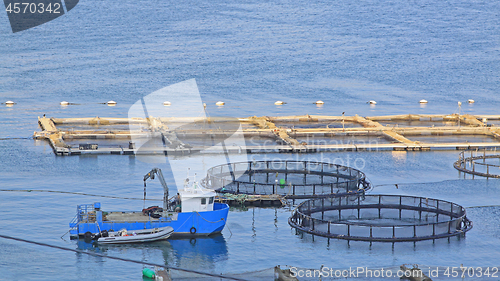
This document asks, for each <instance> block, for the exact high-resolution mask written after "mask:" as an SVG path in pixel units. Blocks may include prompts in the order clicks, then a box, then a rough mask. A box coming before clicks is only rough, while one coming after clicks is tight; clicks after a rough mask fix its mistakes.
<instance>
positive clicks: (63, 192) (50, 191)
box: [0, 189, 162, 201]
mask: <svg viewBox="0 0 500 281" xmlns="http://www.w3.org/2000/svg"><path fill="white" fill-rule="evenodd" d="M0 191H6V192H48V193H62V194H74V195H83V196H93V197H103V198H113V199H127V200H144V198H134V197H120V196H111V195H96V194H89V193H83V192H71V191H61V190H46V189H0ZM146 200H147V201H162V199H146Z"/></svg>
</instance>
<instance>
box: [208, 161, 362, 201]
mask: <svg viewBox="0 0 500 281" xmlns="http://www.w3.org/2000/svg"><path fill="white" fill-rule="evenodd" d="M235 175H238V177H237V178H236V176H235ZM204 184H205V185H206V186H208V187H210V188H212V189H214V190H216V191H217V192H220V193H232V194H248V195H272V194H277V195H280V196H283V197H284V198H286V199H305V198H316V197H328V196H339V195H341V194H359V193H364V192H365V191H366V190H368V189H370V184H369V183H368V182H367V181H366V177H365V174H364V173H363V172H361V171H359V170H357V169H353V168H350V167H346V166H341V165H337V164H332V163H324V162H313V161H285V160H283V161H275V160H274V161H253V162H237V163H228V164H224V165H219V166H215V167H212V168H210V169H209V170H208V172H207V177H206V178H205V179H204Z"/></svg>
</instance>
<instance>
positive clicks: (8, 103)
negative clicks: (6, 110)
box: [5, 100, 16, 106]
mask: <svg viewBox="0 0 500 281" xmlns="http://www.w3.org/2000/svg"><path fill="white" fill-rule="evenodd" d="M14 104H16V103H15V102H13V101H11V100H8V101H6V102H5V105H10V106H12V105H14Z"/></svg>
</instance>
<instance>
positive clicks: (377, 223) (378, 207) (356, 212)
mask: <svg viewBox="0 0 500 281" xmlns="http://www.w3.org/2000/svg"><path fill="white" fill-rule="evenodd" d="M288 223H289V224H290V226H292V227H294V228H296V229H298V230H301V231H304V232H307V233H310V234H313V235H317V236H323V237H327V238H336V239H345V240H353V241H370V242H411V241H421V240H430V239H438V238H446V237H452V236H458V235H462V234H464V233H465V232H467V231H469V230H470V229H472V222H471V221H470V220H468V219H467V217H466V212H465V209H464V208H463V207H462V206H459V205H457V204H454V203H452V202H448V201H443V200H437V199H430V198H423V197H414V196H400V195H345V196H339V197H330V198H316V199H311V200H307V201H304V202H303V203H301V204H299V206H298V207H297V208H296V209H295V210H294V211H293V213H292V216H291V217H290V218H289V220H288Z"/></svg>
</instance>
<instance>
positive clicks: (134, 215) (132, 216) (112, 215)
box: [103, 212, 178, 222]
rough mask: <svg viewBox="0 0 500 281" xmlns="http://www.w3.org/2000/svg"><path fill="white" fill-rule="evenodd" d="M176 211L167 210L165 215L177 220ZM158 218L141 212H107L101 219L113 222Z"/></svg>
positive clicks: (145, 220)
mask: <svg viewBox="0 0 500 281" xmlns="http://www.w3.org/2000/svg"><path fill="white" fill-rule="evenodd" d="M177 215H178V213H175V212H168V213H167V216H168V217H170V218H171V219H172V220H177ZM157 220H158V219H155V218H152V217H150V216H146V215H144V214H143V213H142V212H109V213H108V214H107V215H106V216H103V221H113V222H148V221H157Z"/></svg>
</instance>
